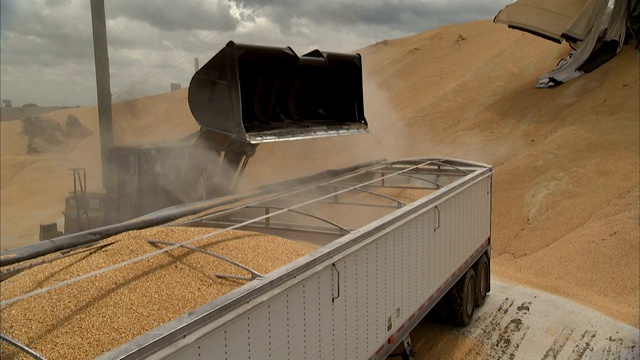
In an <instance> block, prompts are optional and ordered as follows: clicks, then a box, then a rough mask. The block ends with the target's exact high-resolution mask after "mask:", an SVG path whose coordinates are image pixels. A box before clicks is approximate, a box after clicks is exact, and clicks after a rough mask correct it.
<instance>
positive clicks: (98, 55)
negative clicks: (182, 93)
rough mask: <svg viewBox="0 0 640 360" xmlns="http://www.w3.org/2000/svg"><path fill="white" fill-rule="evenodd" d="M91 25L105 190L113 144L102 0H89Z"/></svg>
mask: <svg viewBox="0 0 640 360" xmlns="http://www.w3.org/2000/svg"><path fill="white" fill-rule="evenodd" d="M91 24H92V26H93V54H94V57H95V62H96V86H97V94H98V122H99V125H100V160H101V162H102V188H103V189H106V188H107V184H108V182H109V180H108V173H109V161H108V160H109V146H110V145H111V144H113V121H112V111H111V77H110V75H109V51H108V48H107V23H106V20H105V12H104V0H91Z"/></svg>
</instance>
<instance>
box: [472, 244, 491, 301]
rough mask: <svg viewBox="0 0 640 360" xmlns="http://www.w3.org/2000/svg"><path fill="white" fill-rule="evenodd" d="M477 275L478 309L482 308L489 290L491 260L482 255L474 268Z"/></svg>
mask: <svg viewBox="0 0 640 360" xmlns="http://www.w3.org/2000/svg"><path fill="white" fill-rule="evenodd" d="M473 268H474V271H475V273H476V307H479V306H482V304H484V301H485V300H486V298H487V290H488V289H489V260H487V255H482V256H481V257H480V259H478V261H477V262H476V264H475V265H474V266H473Z"/></svg>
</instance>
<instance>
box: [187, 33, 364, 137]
mask: <svg viewBox="0 0 640 360" xmlns="http://www.w3.org/2000/svg"><path fill="white" fill-rule="evenodd" d="M189 107H190V108H191V112H192V114H193V116H194V117H195V118H196V120H197V121H198V123H199V124H200V125H201V126H202V127H203V128H204V129H206V130H208V131H214V132H219V133H223V134H225V135H228V136H231V137H233V138H236V139H237V140H240V141H248V142H250V143H252V144H258V143H263V142H269V141H282V140H293V139H301V138H314V137H326V136H338V135H352V134H361V133H367V132H368V126H367V121H366V119H365V117H364V104H363V93H362V59H361V57H360V54H342V53H331V52H322V51H319V50H314V51H311V52H310V53H308V54H305V55H303V56H298V55H296V53H295V52H294V51H293V50H292V49H291V48H290V47H282V48H280V47H268V46H257V45H244V44H236V43H234V42H231V41H230V42H229V43H227V45H226V46H225V47H224V48H223V49H222V50H220V51H219V52H218V53H217V54H216V55H215V56H214V57H213V58H211V60H209V61H208V62H207V63H206V64H205V65H204V66H203V67H202V68H201V69H199V70H198V71H197V72H196V73H195V74H194V76H193V78H192V79H191V83H190V85H189Z"/></svg>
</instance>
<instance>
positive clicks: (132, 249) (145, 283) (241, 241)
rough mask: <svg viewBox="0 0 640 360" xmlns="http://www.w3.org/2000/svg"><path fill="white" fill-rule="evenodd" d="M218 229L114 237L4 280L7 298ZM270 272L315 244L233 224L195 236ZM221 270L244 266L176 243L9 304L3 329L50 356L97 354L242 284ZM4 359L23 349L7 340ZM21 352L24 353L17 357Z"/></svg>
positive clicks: (174, 229) (201, 244)
mask: <svg viewBox="0 0 640 360" xmlns="http://www.w3.org/2000/svg"><path fill="white" fill-rule="evenodd" d="M212 231H213V230H212V229H206V228H187V227H167V228H152V229H145V230H140V231H133V232H128V233H124V234H120V235H117V236H114V237H112V238H110V239H108V240H106V241H105V242H104V243H103V244H109V245H108V246H105V247H102V248H100V249H96V250H94V251H91V250H89V251H84V252H82V253H80V254H77V255H74V256H70V257H66V258H63V259H60V260H57V261H55V262H52V263H49V264H44V265H40V266H38V267H36V268H33V269H31V270H27V271H24V272H22V273H20V274H19V275H16V276H14V277H13V278H11V279H9V280H6V281H4V282H3V283H2V287H1V289H0V298H1V299H2V301H6V300H8V299H12V298H14V297H16V296H19V295H21V294H25V293H29V292H31V291H34V290H36V289H41V288H45V287H48V286H51V285H53V284H56V283H59V282H61V281H65V280H68V279H72V278H74V277H77V276H80V275H82V274H86V273H89V272H92V271H95V270H98V269H101V268H104V267H107V266H111V265H113V264H116V263H120V262H123V261H126V260H129V259H132V258H135V257H138V256H141V255H144V254H148V253H151V252H155V251H157V250H159V249H160V248H165V247H166V246H165V245H156V246H154V245H152V244H149V243H147V242H146V240H148V239H150V240H162V241H169V242H184V241H187V240H189V239H194V238H196V237H199V236H203V235H205V234H209V233H211V232H212ZM190 246H196V247H199V248H202V249H205V250H208V251H211V252H214V253H217V254H219V255H222V256H225V257H228V258H230V259H232V260H234V261H237V262H239V263H241V264H243V265H245V266H247V267H249V268H251V269H253V270H254V271H257V272H258V273H261V274H267V273H269V272H270V271H272V270H274V269H276V268H278V267H281V266H283V265H285V264H287V263H289V262H291V261H292V260H294V259H296V258H299V257H301V256H303V255H305V254H307V253H309V252H311V251H313V250H314V249H315V247H313V246H311V245H307V244H299V243H296V242H293V241H290V240H286V239H283V238H278V237H275V236H267V235H262V234H259V233H251V232H245V231H238V230H232V231H227V232H224V233H221V234H218V235H215V236H213V237H210V238H205V239H203V240H198V241H196V242H194V243H191V244H190ZM214 273H222V274H229V275H236V276H248V273H247V272H246V271H245V270H242V269H240V268H239V267H236V266H234V265H231V264H229V263H227V262H224V261H221V260H218V259H216V258H214V257H212V256H209V255H206V254H202V253H199V252H194V251H190V250H187V249H182V248H177V249H173V250H169V251H166V252H163V253H160V254H157V255H154V256H151V257H149V258H147V259H144V260H141V261H138V262H135V263H131V264H128V265H125V266H123V267H120V268H118V269H115V270H112V271H108V272H104V273H101V274H98V275H95V276H93V277H90V278H88V279H84V280H80V281H78V282H75V283H72V284H69V285H66V286H62V287H59V288H56V289H52V290H50V291H47V292H45V293H42V294H39V295H35V296H32V297H29V298H27V299H23V300H20V301H17V302H14V303H11V304H8V305H6V306H3V307H2V312H1V314H0V319H1V322H0V331H1V332H2V333H4V334H6V335H8V336H10V337H12V338H14V339H16V340H18V341H19V342H21V343H23V344H25V345H27V346H29V347H30V348H32V349H34V350H35V351H37V352H38V353H40V354H41V355H43V356H45V357H46V358H48V359H81V358H83V359H84V358H90V357H95V356H97V355H99V354H102V353H104V352H106V351H108V350H110V349H112V348H114V347H117V346H118V345H120V344H123V343H125V342H127V341H129V340H131V339H133V338H135V337H136V336H138V335H140V334H143V333H145V332H147V331H149V330H151V329H153V328H155V327H157V326H159V325H161V324H163V323H166V322H168V321H170V320H172V319H175V318H176V317H178V316H180V315H182V314H184V313H186V312H188V311H190V310H193V309H195V308H197V307H199V306H201V305H203V304H205V303H207V302H209V301H211V300H213V299H215V298H218V297H220V296H221V295H223V294H225V293H227V292H229V291H231V290H233V289H235V288H237V287H239V286H241V285H243V284H244V283H246V282H245V281H240V280H230V279H222V278H218V277H216V276H214ZM2 344H3V345H0V346H1V348H0V353H2V355H3V357H2V358H3V359H11V358H14V356H15V355H16V353H15V352H14V350H13V349H11V348H8V347H7V346H6V345H4V343H2ZM16 358H20V357H16Z"/></svg>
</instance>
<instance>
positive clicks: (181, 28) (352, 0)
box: [0, 0, 510, 105]
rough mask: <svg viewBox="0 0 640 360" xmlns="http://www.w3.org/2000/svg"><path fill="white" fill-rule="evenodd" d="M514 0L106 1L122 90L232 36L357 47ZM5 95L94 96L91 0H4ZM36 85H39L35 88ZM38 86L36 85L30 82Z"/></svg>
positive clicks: (165, 82) (152, 87)
mask: <svg viewBox="0 0 640 360" xmlns="http://www.w3.org/2000/svg"><path fill="white" fill-rule="evenodd" d="M509 2H510V1H509V0H405V1H400V0H396V1H388V0H387V1H385V0H333V1H311V0H252V1H249V0H247V1H244V0H237V1H231V0H182V1H180V2H176V1H172V0H153V1H152V0H109V1H105V11H106V17H107V33H108V35H107V36H108V41H109V59H110V66H111V84H112V86H111V88H112V92H113V93H114V98H115V99H125V98H127V97H128V96H134V95H135V96H141V95H150V94H154V93H160V92H166V91H167V90H168V88H169V83H170V82H180V83H182V84H183V86H187V85H188V82H189V80H190V77H191V74H192V73H193V58H194V57H198V58H200V63H201V64H203V63H204V62H205V61H207V60H208V59H209V58H210V57H211V56H213V55H214V54H215V53H216V52H217V51H218V50H219V49H220V48H221V47H222V46H224V44H225V43H226V42H227V41H228V40H234V41H237V42H244V43H256V44H265V45H273V46H287V45H288V46H291V47H293V48H294V50H296V52H298V53H303V52H306V51H308V50H311V49H314V48H319V49H322V50H329V51H345V52H346V51H352V50H355V49H358V48H362V47H365V46H367V45H369V44H372V43H374V42H377V41H380V40H384V39H390V38H397V37H402V36H406V35H410V34H415V33H418V32H422V31H425V30H428V29H431V28H434V27H437V26H441V25H446V24H451V23H459V22H466V21H470V20H477V19H486V18H491V17H493V16H494V15H495V14H496V13H497V12H498V11H499V10H500V9H501V8H502V7H504V6H505V5H506V4H507V3H509ZM0 6H1V8H0V14H1V16H2V18H1V22H0V30H1V33H0V37H1V42H0V46H1V55H0V56H1V62H0V72H1V73H2V77H1V81H2V84H1V86H2V96H3V98H8V99H12V100H13V103H14V104H16V105H19V104H21V103H27V102H35V103H39V104H42V105H59V104H62V103H65V104H82V105H89V104H95V74H94V60H93V42H92V28H91V12H90V6H89V1H86V0H2V1H1V2H0ZM36 88H37V90H36ZM30 89H31V90H30Z"/></svg>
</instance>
